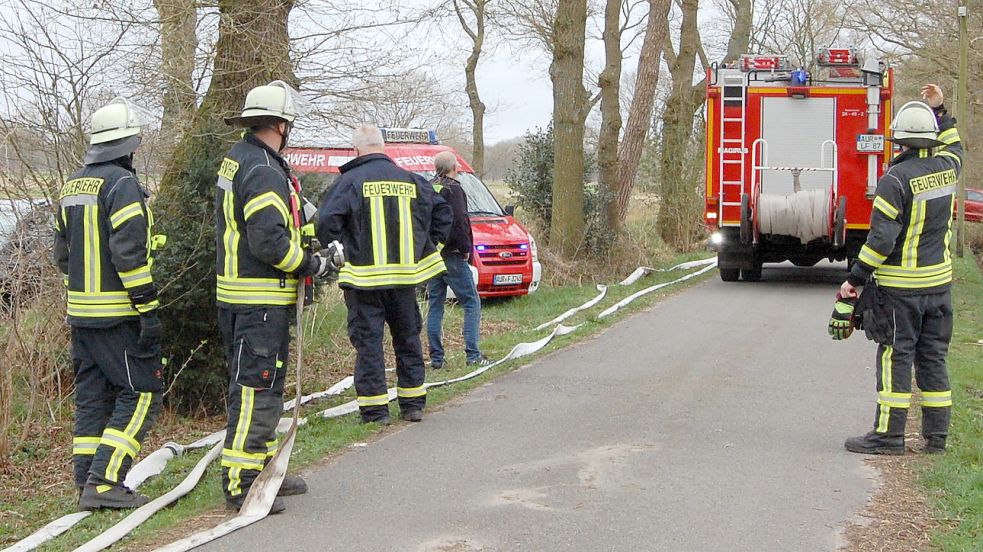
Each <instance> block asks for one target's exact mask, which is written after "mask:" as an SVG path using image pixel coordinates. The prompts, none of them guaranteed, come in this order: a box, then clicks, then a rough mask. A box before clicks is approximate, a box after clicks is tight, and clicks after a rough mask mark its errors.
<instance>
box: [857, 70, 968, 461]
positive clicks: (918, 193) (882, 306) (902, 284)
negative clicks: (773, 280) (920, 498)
mask: <svg viewBox="0 0 983 552" xmlns="http://www.w3.org/2000/svg"><path fill="white" fill-rule="evenodd" d="M922 98H923V99H924V100H925V101H924V103H923V102H909V103H907V104H905V105H904V106H902V107H901V109H900V110H898V114H897V117H895V119H894V124H893V125H892V127H891V128H892V130H893V138H892V140H893V141H894V142H895V143H896V144H899V145H900V146H901V149H902V152H901V153H900V154H899V155H898V156H897V157H895V158H894V159H893V160H892V161H891V166H890V168H889V169H888V171H887V172H886V173H885V174H884V176H883V177H881V179H880V181H879V182H878V183H877V190H876V194H875V197H874V209H873V211H872V213H871V226H870V233H869V234H868V237H867V242H866V243H865V244H864V246H863V247H862V248H861V250H860V255H859V258H858V259H857V262H856V263H854V265H853V267H852V269H851V271H850V276H849V278H848V279H847V281H846V282H844V283H843V285H842V286H841V288H840V295H841V296H842V297H845V298H851V297H857V290H856V288H857V287H858V286H863V285H865V284H867V286H866V287H865V289H864V294H863V296H862V297H861V298H860V300H859V302H858V303H857V310H858V311H859V312H860V313H861V314H862V324H863V326H864V328H865V329H866V330H867V333H868V336H869V337H871V338H873V339H874V340H875V341H877V342H878V349H877V392H878V398H877V412H876V418H875V421H874V430H873V431H871V432H869V433H867V434H866V435H863V436H860V437H852V438H850V439H847V441H846V443H845V446H846V449H847V450H849V451H851V452H858V453H868V454H904V451H905V444H904V434H905V419H906V416H907V413H908V408H909V406H910V405H911V400H912V378H911V376H912V367H913V366H914V370H915V374H914V375H915V381H916V383H917V385H918V387H919V389H920V390H921V395H922V399H921V407H922V436H923V437H924V438H925V448H924V450H925V451H926V452H929V453H940V452H943V451H944V450H945V442H946V437H947V435H948V431H949V417H950V411H951V409H952V392H951V390H950V387H949V375H948V371H947V368H946V354H947V353H948V350H949V341H950V339H951V338H952V299H951V296H950V287H951V285H952V261H951V259H950V255H949V241H950V239H951V237H952V212H953V206H954V204H955V192H956V181H957V179H958V176H959V172H960V169H961V166H962V154H963V148H962V144H961V143H960V141H959V133H958V131H957V130H956V127H955V124H956V122H955V120H954V119H953V118H952V117H950V116H949V115H948V113H947V112H946V109H945V107H944V106H943V104H942V101H943V95H942V90H941V89H940V88H939V87H938V86H936V85H933V84H929V85H926V86H924V87H923V88H922ZM873 284H876V285H873ZM868 291H870V292H872V293H868Z"/></svg>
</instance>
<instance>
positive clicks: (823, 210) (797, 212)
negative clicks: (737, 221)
mask: <svg viewBox="0 0 983 552" xmlns="http://www.w3.org/2000/svg"><path fill="white" fill-rule="evenodd" d="M829 220H830V214H829V192H828V191H826V190H802V191H799V192H794V193H791V194H788V195H772V194H761V197H760V199H759V200H758V222H759V224H760V229H761V233H762V234H774V235H779V236H793V237H796V238H799V239H800V240H801V241H802V243H808V242H810V241H812V240H814V239H816V238H822V237H825V236H829Z"/></svg>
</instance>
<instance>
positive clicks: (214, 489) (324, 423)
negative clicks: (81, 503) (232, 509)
mask: <svg viewBox="0 0 983 552" xmlns="http://www.w3.org/2000/svg"><path fill="white" fill-rule="evenodd" d="M706 256H708V254H707V253H705V252H695V253H689V254H684V255H678V256H676V257H675V258H672V259H671V260H670V261H669V262H668V263H666V265H665V266H671V265H673V264H676V263H679V262H684V261H689V260H693V259H697V258H703V257H706ZM684 274H685V273H684V272H675V273H654V274H652V275H650V276H648V277H646V278H643V279H642V280H640V281H639V282H638V283H636V284H634V285H632V286H624V287H622V286H611V287H610V288H609V290H608V294H607V297H606V298H605V300H604V301H602V302H601V303H600V304H599V305H597V306H596V307H594V308H593V309H590V310H588V311H585V312H581V313H578V314H577V315H575V316H573V317H572V318H570V319H568V320H566V321H565V322H564V324H566V325H568V326H573V325H576V324H582V326H581V327H580V328H579V329H578V331H577V332H575V333H573V334H571V335H567V336H563V337H560V338H557V339H556V340H554V341H553V343H551V344H550V345H549V346H548V347H547V348H546V349H544V350H543V351H541V352H540V353H538V354H537V355H536V356H534V357H532V358H536V357H538V356H541V355H543V354H547V353H549V352H551V351H554V350H556V349H558V348H561V347H564V346H567V345H569V344H571V343H573V342H577V341H580V340H583V339H585V338H588V337H590V336H592V335H595V334H596V333H598V332H599V331H601V330H603V329H605V328H607V327H609V326H611V325H612V324H613V323H614V322H615V321H617V320H621V319H623V318H624V317H625V316H626V315H627V314H630V313H632V312H637V311H639V310H641V309H645V308H647V307H649V306H651V305H652V304H654V303H656V302H658V301H659V300H660V299H661V298H664V297H665V296H667V295H669V294H672V293H678V292H679V291H680V290H681V289H685V288H686V287H688V286H689V285H692V284H694V283H697V282H699V281H700V280H701V279H699V278H695V279H692V280H689V281H687V282H684V283H683V284H681V285H679V286H671V287H669V288H666V289H663V290H659V291H657V292H655V293H652V294H650V295H648V296H645V297H643V298H641V299H639V300H637V301H636V302H635V303H633V304H631V305H629V306H628V307H626V308H625V309H622V311H621V312H620V313H619V314H618V315H617V316H612V317H609V318H607V319H604V320H598V319H597V318H596V316H597V314H598V313H599V312H601V310H603V309H604V308H606V307H608V306H610V305H612V304H614V303H615V302H616V301H618V300H620V299H623V298H624V297H627V296H628V295H630V294H631V293H634V292H636V291H638V290H640V289H642V288H645V287H648V286H651V285H654V284H656V283H660V282H665V281H669V280H672V279H675V278H678V277H680V276H682V275H684ZM711 275H713V272H712V271H711V272H710V273H709V274H708V276H711ZM624 276H627V274H621V275H611V280H615V281H616V280H619V279H621V278H623V277H624ZM596 294H597V290H596V289H595V287H594V285H593V284H582V285H567V286H550V285H544V286H543V287H542V288H541V289H540V290H539V291H538V292H537V293H536V294H534V295H532V296H527V297H521V298H517V299H512V300H499V301H489V302H487V303H486V304H485V305H484V307H483V311H482V336H483V337H482V343H481V345H482V349H483V352H484V353H485V354H487V355H488V356H489V357H490V358H493V359H497V358H502V357H504V356H505V355H506V354H507V353H508V352H509V351H510V350H511V348H512V347H513V346H514V345H515V344H517V343H520V342H527V341H533V340H536V339H540V338H542V337H543V336H545V335H546V334H547V333H548V332H549V331H550V330H542V331H538V332H536V331H534V330H533V328H535V327H536V326H538V325H539V324H541V323H543V322H546V321H547V320H550V319H552V318H553V317H554V316H556V315H557V314H559V313H561V312H563V311H565V310H567V309H569V308H571V307H573V306H576V305H579V304H581V303H583V302H585V301H587V300H588V299H590V298H591V297H594V296H595V295H596ZM323 305H324V306H323V307H321V310H320V311H319V313H318V315H317V316H316V317H315V320H313V321H312V322H311V325H312V327H314V329H315V331H314V336H313V338H312V339H311V341H312V342H313V345H314V346H319V347H322V348H325V349H335V350H336V354H338V355H342V356H343V357H347V356H348V355H350V352H349V351H348V349H350V346H348V345H347V343H343V341H344V340H343V339H342V338H340V337H339V335H338V332H339V330H341V331H343V321H344V307H343V305H341V306H339V305H340V303H339V302H338V301H337V298H336V297H334V296H333V295H332V293H330V292H329V293H328V294H326V298H325V299H324V303H323ZM461 323H462V312H461V309H460V308H457V307H456V306H453V305H452V306H449V308H448V309H447V311H446V315H445V320H444V334H445V347H446V348H447V350H448V355H447V368H445V369H444V370H442V371H441V372H440V373H437V374H434V373H432V372H429V373H428V380H431V381H433V380H437V379H444V378H450V377H456V376H459V375H463V374H464V373H466V372H467V371H468V368H467V367H466V366H465V363H464V355H463V342H462V340H461V337H460V329H461ZM305 350H306V348H305ZM307 358H311V357H307ZM311 360H312V365H315V366H317V365H320V366H325V365H334V364H335V363H334V362H326V361H325V360H323V359H317V358H314V359H311ZM529 361H530V358H529V357H527V358H524V359H520V360H515V361H511V362H508V363H504V364H502V365H499V366H497V367H496V368H494V369H492V370H490V371H488V372H486V373H485V374H483V375H481V376H480V377H478V378H475V379H473V380H469V381H466V382H462V383H459V384H455V385H453V386H449V387H445V388H435V389H432V390H431V392H430V393H429V394H428V404H429V405H431V406H436V405H440V404H441V403H444V402H446V401H447V400H449V399H450V398H452V397H454V396H457V395H459V394H461V393H463V392H466V391H468V390H470V389H473V388H474V387H476V386H479V385H481V384H483V383H485V382H487V381H488V380H490V379H492V378H495V377H497V376H499V375H501V374H503V373H506V372H509V371H511V370H514V369H515V368H516V367H518V366H521V365H523V364H526V363H528V362H529ZM390 364H391V363H390ZM350 366H351V364H350V363H348V364H345V365H344V367H345V368H346V369H347V368H348V367H350ZM336 370H337V368H336ZM322 374H324V375H325V376H327V375H329V374H330V372H329V371H327V370H325V371H324V372H322ZM334 375H337V374H334ZM336 379H338V378H335V379H330V380H323V381H321V382H319V383H320V385H319V388H321V389H323V388H324V386H325V385H329V384H330V383H333V381H335V380H336ZM291 385H292V384H291V383H290V382H288V389H289V388H290V386H291ZM312 390H314V389H307V390H306V391H308V392H309V391H312ZM352 398H353V392H351V391H349V392H348V393H346V394H345V395H344V396H343V397H338V398H335V399H332V400H328V401H322V402H320V403H318V404H317V405H315V406H308V407H306V408H305V411H304V415H307V416H310V415H311V414H313V413H315V412H317V411H319V410H321V409H323V408H327V407H330V406H333V405H334V404H340V403H342V402H346V401H349V400H351V399H352ZM184 422H186V420H183V419H179V418H175V419H172V420H165V421H164V423H162V424H161V427H160V428H159V430H158V431H156V432H155V433H156V434H157V435H158V436H157V438H156V439H155V440H154V441H155V443H148V445H147V446H146V450H148V451H149V450H154V445H155V444H157V443H159V442H162V441H163V440H164V439H162V438H161V437H160V435H166V436H168V437H169V438H170V439H173V440H179V441H181V442H190V441H191V440H192V439H194V438H196V437H197V436H198V435H199V434H203V433H205V432H206V427H205V424H203V423H202V422H201V421H200V420H199V421H197V422H196V423H195V426H196V427H197V429H195V430H191V431H189V430H187V429H185V428H187V427H188V425H186V424H185V423H184ZM219 425H221V421H219V420H211V425H209V426H208V427H211V429H215V428H216V427H217V426H219ZM380 431H389V430H382V429H381V428H379V427H378V426H376V425H374V424H371V425H361V424H358V423H357V417H356V416H347V417H344V418H340V419H333V420H325V419H322V418H319V417H311V418H309V422H308V424H307V425H306V426H305V427H304V428H303V429H302V430H301V431H300V432H298V441H297V444H296V445H295V448H294V454H293V457H292V460H291V467H292V469H294V470H297V469H302V468H304V467H307V466H312V465H314V464H316V463H318V462H320V461H322V459H324V458H325V457H330V456H331V455H332V454H335V453H337V452H338V451H341V450H343V449H345V448H346V447H348V446H350V445H352V444H354V443H358V442H362V441H365V440H367V439H372V438H373V436H375V435H376V434H379V433H380ZM202 454H203V453H202V452H197V453H194V454H189V455H188V456H187V457H181V458H176V459H174V460H172V462H171V464H169V465H168V467H167V469H166V470H165V472H164V473H163V474H162V475H161V476H159V477H157V478H155V479H153V480H151V481H149V482H148V483H147V484H146V485H145V486H144V487H142V488H141V492H145V493H146V494H148V495H149V496H151V497H156V496H160V495H161V494H163V493H164V492H166V491H167V490H169V489H171V488H173V487H174V486H176V485H177V484H178V483H179V482H180V481H181V479H183V477H184V476H185V474H187V473H188V472H189V471H190V469H191V467H192V466H193V465H194V463H196V462H197V461H198V460H199V459H200V458H201V456H202ZM59 471H60V472H62V477H61V478H60V479H57V480H56V481H58V482H56V483H53V484H52V485H51V487H50V489H48V491H47V492H44V493H34V494H32V495H31V497H30V498H29V499H27V500H16V498H14V497H15V496H16V493H4V495H3V496H4V497H6V499H5V500H4V502H5V503H3V504H0V545H3V544H9V543H12V542H15V541H16V540H17V539H20V538H23V537H24V536H26V535H27V534H29V533H30V532H32V531H33V530H36V529H37V528H39V527H40V526H41V525H43V524H44V523H47V522H48V521H51V520H53V519H55V518H57V517H59V516H61V515H64V514H66V513H69V512H71V511H73V510H74V504H75V498H76V497H75V494H74V489H72V488H71V486H70V484H68V483H67V482H66V481H64V479H67V478H68V476H69V474H70V466H69V465H68V464H67V463H65V465H63V466H62V469H61V470H59ZM219 481H220V476H219V468H218V463H217V462H215V463H212V465H211V466H209V468H208V470H207V471H206V472H205V475H204V477H203V480H202V482H201V483H200V484H199V485H198V486H197V487H196V488H195V490H194V491H192V492H191V493H190V494H189V495H188V496H186V497H184V498H182V499H181V500H180V501H178V502H177V503H176V504H175V505H174V506H172V507H170V508H167V509H165V510H163V511H161V512H160V513H158V514H157V515H155V516H154V517H152V518H151V519H150V520H148V521H147V522H146V523H144V524H143V525H142V526H141V527H140V528H138V529H137V530H136V531H134V532H133V533H132V534H131V535H130V536H128V537H127V539H126V540H124V541H123V542H122V543H121V545H122V546H123V547H125V548H126V549H141V548H148V549H149V548H153V545H155V544H161V543H164V542H168V541H170V540H173V539H176V538H179V537H180V536H182V535H184V534H187V533H188V532H191V531H193V530H196V529H199V528H202V527H208V526H213V525H215V524H217V523H219V521H220V520H221V519H224V518H225V517H226V516H227V515H228V514H226V513H225V512H224V511H222V510H221V509H220V508H221V507H222V504H223V499H222V493H221V489H220V484H219ZM125 515H126V513H121V512H99V513H96V514H94V515H92V516H90V517H88V518H86V519H85V520H84V521H82V522H81V523H80V524H79V525H78V526H76V527H75V528H74V529H73V530H71V531H69V532H68V533H67V534H66V535H63V536H62V537H59V538H58V539H55V540H54V541H52V542H51V543H50V544H49V545H48V546H46V547H44V550H72V549H74V548H75V547H77V546H79V545H81V544H83V543H84V542H86V541H87V540H89V539H91V538H92V537H94V536H95V535H97V534H99V533H101V532H102V531H105V530H106V529H108V528H109V527H111V526H112V525H113V524H115V523H116V522H117V521H119V520H120V519H122V518H123V517H125Z"/></svg>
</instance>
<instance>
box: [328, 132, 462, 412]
mask: <svg viewBox="0 0 983 552" xmlns="http://www.w3.org/2000/svg"><path fill="white" fill-rule="evenodd" d="M352 145H353V146H354V148H355V155H356V157H355V159H353V160H352V161H349V162H348V163H346V164H344V165H342V166H341V169H340V170H341V176H339V177H338V179H337V180H336V181H335V183H334V184H333V185H332V186H331V189H330V190H328V191H327V193H325V194H324V197H323V199H322V200H321V205H320V208H319V209H318V218H317V236H318V238H319V239H320V241H321V243H331V242H333V241H335V240H338V241H340V242H341V244H342V245H343V246H344V250H345V255H346V260H347V262H346V264H345V266H344V267H342V268H341V271H340V272H339V274H338V284H339V285H340V287H341V288H342V290H343V291H344V295H345V305H346V306H347V307H348V337H349V339H350V340H351V342H352V345H353V346H354V347H355V350H356V352H357V355H356V359H355V391H356V393H357V395H358V406H359V411H360V413H361V415H362V421H363V422H379V423H383V424H387V423H389V394H388V388H387V385H386V366H385V359H384V357H383V350H382V337H383V327H384V324H388V326H389V331H390V333H391V334H392V338H393V349H394V351H395V353H396V378H397V383H396V396H397V397H398V399H399V408H400V412H401V415H402V418H403V419H404V420H409V421H412V422H418V421H420V420H422V419H423V407H424V405H425V404H426V398H427V397H426V396H427V391H426V387H425V386H424V376H425V373H424V365H423V348H422V346H421V344H420V330H421V326H422V317H421V316H420V309H419V307H418V306H417V304H416V292H415V287H416V286H417V285H418V284H420V283H422V282H425V281H427V280H429V279H431V278H433V277H434V276H436V275H438V274H440V273H442V272H444V262H443V260H442V259H441V257H440V253H439V251H438V250H439V248H440V247H442V245H443V243H444V242H445V241H446V240H447V234H448V232H449V231H450V227H451V222H452V217H453V215H452V213H451V209H450V206H449V205H447V203H446V202H445V201H444V200H443V199H442V198H441V197H440V196H439V195H437V194H436V193H434V190H433V186H431V185H430V183H429V182H427V181H426V179H424V178H423V177H421V176H419V175H416V174H413V173H411V172H409V171H406V170H403V169H401V168H399V167H398V166H396V164H395V163H394V162H393V161H392V159H390V158H389V157H387V156H386V155H385V154H384V153H383V148H384V143H383V138H382V132H381V131H380V130H379V128H378V127H376V126H374V125H363V126H361V127H359V128H357V129H355V132H354V134H353V136H352Z"/></svg>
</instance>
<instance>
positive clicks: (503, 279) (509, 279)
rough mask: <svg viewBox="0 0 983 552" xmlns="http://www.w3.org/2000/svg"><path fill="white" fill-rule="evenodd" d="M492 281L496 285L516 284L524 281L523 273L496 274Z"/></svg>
mask: <svg viewBox="0 0 983 552" xmlns="http://www.w3.org/2000/svg"><path fill="white" fill-rule="evenodd" d="M492 282H493V283H494V284H495V285H496V286H514V285H516V284H521V283H522V274H496V275H495V278H494V279H493V280H492Z"/></svg>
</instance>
